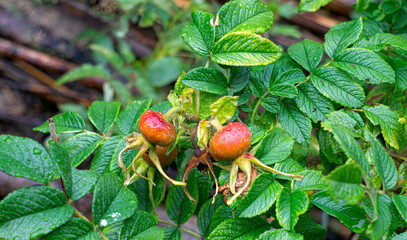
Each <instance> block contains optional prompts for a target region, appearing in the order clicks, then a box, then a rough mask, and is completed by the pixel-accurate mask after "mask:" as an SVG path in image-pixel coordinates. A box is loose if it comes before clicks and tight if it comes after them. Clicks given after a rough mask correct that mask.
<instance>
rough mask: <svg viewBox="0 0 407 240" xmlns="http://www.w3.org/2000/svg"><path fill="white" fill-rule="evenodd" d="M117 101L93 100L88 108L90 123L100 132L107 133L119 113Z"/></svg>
mask: <svg viewBox="0 0 407 240" xmlns="http://www.w3.org/2000/svg"><path fill="white" fill-rule="evenodd" d="M119 110H120V103H119V102H104V101H94V102H93V103H92V105H90V107H89V109H88V117H89V120H90V121H91V123H92V124H93V125H94V126H95V127H96V128H97V130H99V131H100V132H102V133H107V132H108V131H109V130H110V128H111V127H112V125H113V122H114V120H115V119H116V117H117V114H119Z"/></svg>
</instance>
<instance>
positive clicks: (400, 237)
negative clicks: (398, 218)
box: [391, 232, 407, 240]
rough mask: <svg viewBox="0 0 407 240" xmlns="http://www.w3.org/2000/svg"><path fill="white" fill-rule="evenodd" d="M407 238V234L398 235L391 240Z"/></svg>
mask: <svg viewBox="0 0 407 240" xmlns="http://www.w3.org/2000/svg"><path fill="white" fill-rule="evenodd" d="M406 238H407V232H404V233H400V234H396V235H394V236H392V237H391V240H403V239H406Z"/></svg>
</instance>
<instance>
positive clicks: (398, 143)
mask: <svg viewBox="0 0 407 240" xmlns="http://www.w3.org/2000/svg"><path fill="white" fill-rule="evenodd" d="M363 109H364V110H365V114H366V117H367V118H368V119H369V120H370V122H372V123H373V125H380V128H381V129H382V134H383V137H384V140H386V142H387V143H388V144H390V146H392V147H394V148H395V149H397V150H400V151H401V150H403V149H404V147H405V146H406V140H405V137H404V135H403V134H404V126H403V124H401V123H400V122H398V119H399V116H398V114H397V113H395V112H393V111H391V110H390V108H389V107H388V106H385V105H382V104H379V105H376V106H374V107H364V108H363Z"/></svg>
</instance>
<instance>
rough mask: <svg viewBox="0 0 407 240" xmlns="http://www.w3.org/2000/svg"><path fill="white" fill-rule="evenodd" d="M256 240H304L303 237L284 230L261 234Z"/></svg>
mask: <svg viewBox="0 0 407 240" xmlns="http://www.w3.org/2000/svg"><path fill="white" fill-rule="evenodd" d="M258 240H304V237H303V236H301V235H300V234H298V233H294V232H291V231H288V230H286V229H273V230H268V231H266V232H264V233H262V234H261V235H260V237H259V238H258Z"/></svg>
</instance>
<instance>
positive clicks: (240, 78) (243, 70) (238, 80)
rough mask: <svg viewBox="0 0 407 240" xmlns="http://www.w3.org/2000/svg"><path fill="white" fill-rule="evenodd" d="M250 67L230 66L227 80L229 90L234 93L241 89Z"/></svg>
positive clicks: (245, 81) (246, 79)
mask: <svg viewBox="0 0 407 240" xmlns="http://www.w3.org/2000/svg"><path fill="white" fill-rule="evenodd" d="M250 71H251V69H250V67H232V68H231V69H230V75H229V80H228V86H229V87H228V90H229V92H232V93H236V92H239V91H241V90H243V89H244V88H245V87H246V85H247V83H248V82H249V79H250Z"/></svg>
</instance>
